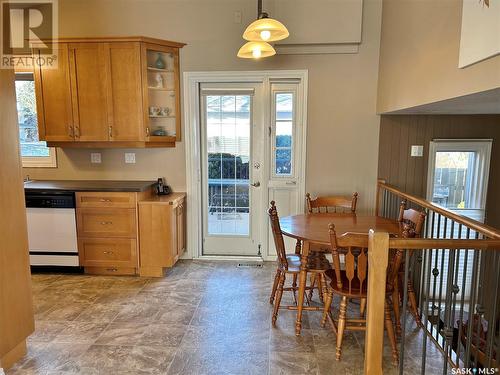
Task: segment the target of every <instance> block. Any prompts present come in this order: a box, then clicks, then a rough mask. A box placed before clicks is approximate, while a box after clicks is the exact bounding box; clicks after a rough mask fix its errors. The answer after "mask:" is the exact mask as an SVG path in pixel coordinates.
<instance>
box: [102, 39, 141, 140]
mask: <svg viewBox="0 0 500 375" xmlns="http://www.w3.org/2000/svg"><path fill="white" fill-rule="evenodd" d="M107 50H108V51H107V52H108V54H109V57H108V58H109V60H108V61H109V65H108V67H109V72H108V75H109V77H110V85H109V87H108V105H109V107H108V111H109V112H110V113H111V114H112V124H111V126H112V128H111V131H110V140H112V141H143V140H144V138H145V132H144V114H143V110H142V109H143V103H142V82H141V47H140V44H139V43H125V42H116V43H108V44H107Z"/></svg>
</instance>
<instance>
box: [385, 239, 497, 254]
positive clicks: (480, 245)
mask: <svg viewBox="0 0 500 375" xmlns="http://www.w3.org/2000/svg"><path fill="white" fill-rule="evenodd" d="M389 248H390V249H404V250H410V249H411V250H420V249H482V250H497V251H498V250H500V240H474V239H469V240H459V239H448V238H447V239H437V238H391V239H389Z"/></svg>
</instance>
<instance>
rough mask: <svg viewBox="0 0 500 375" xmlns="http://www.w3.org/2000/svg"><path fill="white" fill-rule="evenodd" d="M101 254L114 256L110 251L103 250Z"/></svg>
mask: <svg viewBox="0 0 500 375" xmlns="http://www.w3.org/2000/svg"><path fill="white" fill-rule="evenodd" d="M103 254H109V255H112V254H114V252H112V251H107V250H104V251H103Z"/></svg>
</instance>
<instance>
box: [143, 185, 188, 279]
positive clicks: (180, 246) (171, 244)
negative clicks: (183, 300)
mask: <svg viewBox="0 0 500 375" xmlns="http://www.w3.org/2000/svg"><path fill="white" fill-rule="evenodd" d="M138 207H139V248H140V251H139V264H140V269H139V270H140V271H139V273H140V275H141V276H149V277H161V276H164V274H165V269H166V268H168V267H172V266H173V265H174V264H175V263H176V262H177V260H178V259H179V257H180V256H181V255H182V254H183V253H184V251H185V249H186V231H185V227H186V226H185V220H186V215H185V194H184V193H173V194H170V195H167V196H155V197H152V198H151V199H147V200H143V201H140V202H138Z"/></svg>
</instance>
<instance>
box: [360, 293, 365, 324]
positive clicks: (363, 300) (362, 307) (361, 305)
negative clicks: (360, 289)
mask: <svg viewBox="0 0 500 375" xmlns="http://www.w3.org/2000/svg"><path fill="white" fill-rule="evenodd" d="M365 310H366V298H361V301H360V302H359V317H360V318H361V319H363V318H364V316H365Z"/></svg>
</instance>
